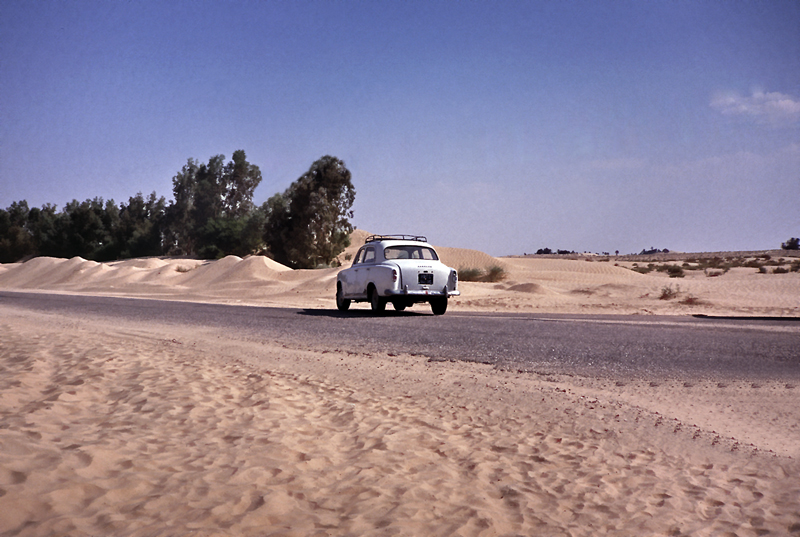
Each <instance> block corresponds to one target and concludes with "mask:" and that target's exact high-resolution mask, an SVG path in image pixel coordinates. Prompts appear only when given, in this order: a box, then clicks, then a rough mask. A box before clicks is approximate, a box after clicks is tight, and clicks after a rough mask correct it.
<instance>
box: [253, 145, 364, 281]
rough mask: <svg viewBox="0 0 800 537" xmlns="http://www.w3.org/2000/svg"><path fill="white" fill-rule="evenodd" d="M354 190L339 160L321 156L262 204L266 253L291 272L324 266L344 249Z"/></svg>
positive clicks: (347, 173) (345, 169) (349, 225)
mask: <svg viewBox="0 0 800 537" xmlns="http://www.w3.org/2000/svg"><path fill="white" fill-rule="evenodd" d="M355 195H356V192H355V188H353V184H352V182H351V174H350V171H349V170H348V169H347V167H346V166H345V164H344V162H342V161H341V160H339V159H338V158H336V157H332V156H329V155H326V156H324V157H322V158H320V159H319V160H317V161H316V162H314V163H313V164H312V165H311V167H310V168H309V170H308V171H307V172H306V173H304V174H303V175H302V176H301V177H300V178H299V179H297V180H296V181H295V182H294V183H292V184H291V186H289V188H288V189H287V190H286V191H285V192H284V193H283V194H276V195H274V196H273V197H271V198H270V199H269V200H268V201H267V202H266V203H265V204H264V206H263V209H264V212H265V213H266V225H265V231H264V242H265V243H266V245H267V248H268V251H269V253H270V255H271V256H272V257H273V258H274V259H275V260H276V261H278V262H279V263H283V264H285V265H288V266H290V267H293V268H315V267H317V266H319V265H328V264H330V263H331V261H333V259H334V258H335V257H336V256H337V255H339V254H340V253H341V252H342V251H343V250H344V249H345V248H346V247H347V246H349V245H350V233H352V231H353V226H352V225H351V224H350V221H349V220H348V219H349V218H352V217H353V212H352V211H351V210H350V208H351V207H352V206H353V201H354V200H355Z"/></svg>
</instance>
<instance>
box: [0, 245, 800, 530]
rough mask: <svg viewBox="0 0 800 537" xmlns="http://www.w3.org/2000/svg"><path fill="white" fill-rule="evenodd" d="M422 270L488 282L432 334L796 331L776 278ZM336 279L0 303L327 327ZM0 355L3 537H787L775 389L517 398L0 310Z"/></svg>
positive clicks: (452, 372) (788, 420)
mask: <svg viewBox="0 0 800 537" xmlns="http://www.w3.org/2000/svg"><path fill="white" fill-rule="evenodd" d="M362 240H363V239H362ZM346 253H347V252H346ZM440 254H441V255H442V257H443V260H444V261H445V262H446V263H448V264H450V265H451V266H455V267H459V268H462V267H479V268H487V267H489V266H492V265H495V264H500V265H502V266H503V267H504V268H505V269H506V272H507V278H506V279H505V280H504V281H502V282H497V283H477V282H475V283H473V282H463V283H462V284H461V285H462V293H463V294H462V296H461V297H459V298H458V300H454V301H453V302H452V303H451V311H459V310H467V311H470V310H477V311H484V310H491V311H495V310H496V311H528V312H563V313H568V312H585V313H615V312H619V313H639V314H642V315H643V316H646V315H649V314H652V313H659V314H663V313H668V314H689V313H706V314H720V315H773V316H798V315H800V313H798V307H799V306H800V274H798V273H796V272H794V273H788V274H757V273H756V271H755V270H753V269H745V268H734V269H731V270H730V271H728V272H727V273H725V274H723V275H721V276H718V277H713V278H709V277H707V276H705V275H704V274H703V273H702V272H699V273H698V274H693V273H692V274H688V275H687V277H686V278H684V279H681V280H671V279H669V278H668V277H667V276H666V275H665V274H663V273H650V274H638V273H636V272H633V271H632V270H630V265H631V263H630V262H616V261H614V260H613V258H612V260H610V261H596V260H592V261H587V260H585V259H578V260H569V259H538V258H530V257H524V258H500V259H495V258H492V257H491V256H488V255H486V254H483V253H481V252H474V251H468V250H457V249H448V248H441V249H440ZM336 272H337V270H336V269H326V270H316V271H292V270H289V269H287V268H286V267H282V266H280V265H278V264H276V263H274V262H272V261H270V260H268V259H266V258H262V257H250V258H246V259H239V258H235V257H228V258H225V259H222V260H220V261H215V262H203V261H197V260H185V259H184V260H179V259H139V260H128V261H120V262H114V263H102V264H101V263H94V262H90V261H86V260H82V259H79V258H75V259H71V260H58V259H47V258H40V259H33V260H31V261H28V262H27V263H23V264H12V265H2V266H0V289H6V290H28V291H41V292H61V293H78V294H80V293H87V294H103V295H119V296H139V297H152V298H164V299H175V300H195V301H212V302H225V303H241V304H257V305H284V306H300V307H308V306H313V307H331V308H332V307H333V291H332V290H333V286H334V285H335V278H336ZM669 284H679V285H680V289H681V293H683V296H692V297H695V298H697V299H699V300H696V301H689V303H686V304H684V303H681V302H680V295H679V297H678V299H675V300H661V299H659V294H660V292H661V290H662V288H663V287H664V286H665V285H669ZM359 307H360V306H359ZM419 307H422V306H419ZM643 318H644V317H643ZM798 325H800V323H787V324H786V325H785V326H784V327H782V328H781V330H785V331H790V332H794V333H797V334H798V341H800V326H798ZM0 342H2V344H1V345H0V534H2V535H25V536H39V535H41V536H44V535H73V536H88V535H133V536H150V535H199V536H211V535H231V536H234V535H237V536H238V535H257V536H267V535H298V536H300V535H303V536H305V535H313V536H326V535H331V536H333V535H353V536H356V535H459V536H472V535H474V536H478V535H480V536H499V535H571V536H576V535H740V536H742V535H792V534H797V535H800V503H798V498H800V463H798V458H800V425H799V424H800V405H798V402H799V401H800V386H795V384H794V383H793V382H789V381H784V380H782V379H772V380H759V382H758V383H756V382H749V381H748V380H747V379H742V380H741V381H735V382H728V383H725V384H722V383H711V382H706V381H702V380H698V381H696V382H679V381H675V382H670V381H664V380H663V379H662V380H659V381H658V382H648V379H641V380H639V381H631V382H625V383H621V382H617V383H615V382H613V381H608V380H604V379H596V378H585V377H579V376H557V375H547V376H542V375H536V374H520V373H512V372H504V371H498V370H495V369H492V368H491V367H489V366H485V365H480V364H469V363H452V362H441V361H436V360H429V359H428V358H424V357H421V356H405V355H399V356H393V355H374V354H373V355H366V354H361V353H357V352H343V351H339V352H336V351H333V350H332V349H331V350H330V351H328V350H320V347H319V346H318V345H311V344H308V343H307V342H297V343H296V344H295V345H288V346H284V345H278V344H276V343H272V342H269V341H266V342H264V341H259V342H254V341H246V340H238V339H235V338H234V337H232V336H231V335H228V334H222V333H215V332H213V331H203V332H202V333H198V331H196V330H192V329H190V328H185V327H180V326H177V327H174V326H173V327H164V326H158V325H155V324H152V323H148V322H147V321H139V322H130V323H128V324H125V325H123V326H120V325H118V324H112V323H110V322H108V321H106V320H104V319H103V318H102V316H99V315H98V316H83V317H69V316H62V315H54V314H45V313H36V312H32V311H28V310H24V309H17V308H13V307H10V306H8V305H4V304H3V303H2V302H0Z"/></svg>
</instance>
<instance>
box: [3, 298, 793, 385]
mask: <svg viewBox="0 0 800 537" xmlns="http://www.w3.org/2000/svg"><path fill="white" fill-rule="evenodd" d="M2 305H8V306H12V307H17V308H24V309H29V310H34V311H42V312H52V313H58V314H61V315H70V316H75V317H79V318H87V319H91V318H93V317H101V318H103V319H104V320H106V321H108V320H113V319H120V320H121V321H122V322H126V321H133V322H139V321H141V322H151V323H152V322H154V323H158V324H159V325H161V326H182V327H192V328H197V329H203V328H207V329H214V330H215V331H221V332H222V333H224V334H227V335H228V336H229V337H231V338H232V339H237V338H247V339H248V340H256V341H259V340H262V341H272V342H278V343H285V344H290V345H295V346H296V345H297V342H303V344H304V345H308V346H310V347H312V348H319V349H327V350H334V349H338V350H341V351H351V352H374V353H396V354H400V353H409V354H417V355H423V356H428V357H430V358H431V359H433V360H467V361H473V362H482V363H488V364H493V365H495V366H497V367H501V368H505V369H510V370H519V371H534V372H540V373H541V372H544V373H568V374H581V375H592V376H609V377H612V378H620V377H626V378H630V377H645V378H653V377H673V378H674V377H678V378H726V379H733V378H747V379H752V378H764V379H766V378H774V379H784V380H790V379H791V380H800V322H798V320H769V319H714V318H694V317H689V316H686V317H669V316H641V315H630V316H629V315H601V316H598V315H555V314H553V315H548V314H511V313H462V312H458V311H457V310H455V311H454V310H452V309H451V310H450V311H449V312H448V313H447V314H446V315H444V316H433V315H430V314H429V313H428V311H429V310H428V309H426V308H422V307H419V308H418V309H419V313H417V312H414V311H413V310H410V311H406V312H403V313H398V312H392V311H388V312H387V313H386V315H385V316H380V317H376V316H373V315H372V314H371V313H370V312H369V311H368V310H354V311H351V312H348V313H346V314H342V313H339V312H338V311H336V310H322V309H318V310H317V309H289V308H265V307H247V306H230V305H219V304H198V303H187V302H170V301H159V300H143V299H127V298H108V297H88V296H76V295H48V294H40V293H17V292H0V306H2Z"/></svg>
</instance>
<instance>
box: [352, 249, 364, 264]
mask: <svg viewBox="0 0 800 537" xmlns="http://www.w3.org/2000/svg"><path fill="white" fill-rule="evenodd" d="M363 258H364V249H363V248H362V249H360V250H359V251H358V253H357V254H356V258H355V259H354V260H353V265H358V264H359V263H361V262H362V260H363Z"/></svg>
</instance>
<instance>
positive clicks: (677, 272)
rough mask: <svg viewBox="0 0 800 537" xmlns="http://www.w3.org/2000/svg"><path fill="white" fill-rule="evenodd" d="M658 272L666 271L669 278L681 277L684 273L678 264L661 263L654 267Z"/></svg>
mask: <svg viewBox="0 0 800 537" xmlns="http://www.w3.org/2000/svg"><path fill="white" fill-rule="evenodd" d="M656 270H657V271H659V272H666V273H667V274H669V277H670V278H683V277H684V276H685V275H686V274H685V273H684V272H683V268H682V267H679V266H678V265H661V266H660V267H658V268H657V269H656Z"/></svg>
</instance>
